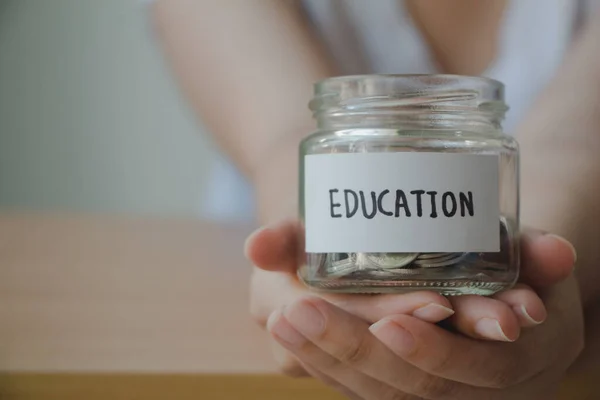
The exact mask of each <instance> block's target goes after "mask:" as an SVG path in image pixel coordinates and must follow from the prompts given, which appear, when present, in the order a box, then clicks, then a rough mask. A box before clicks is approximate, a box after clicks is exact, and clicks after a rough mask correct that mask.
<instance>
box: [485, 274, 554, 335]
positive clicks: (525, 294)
mask: <svg viewBox="0 0 600 400" xmlns="http://www.w3.org/2000/svg"><path fill="white" fill-rule="evenodd" d="M494 298H495V299H497V300H500V301H502V302H504V303H506V304H507V305H508V306H510V307H511V308H512V310H513V312H514V313H515V315H516V316H517V319H518V320H519V323H520V325H521V327H524V328H530V327H534V326H537V325H539V324H541V323H542V322H544V321H545V320H546V317H547V316H548V312H547V311H546V306H544V302H543V301H542V299H540V297H539V296H538V295H537V293H535V292H534V291H533V289H531V288H530V287H529V286H526V285H523V284H517V285H516V286H515V287H514V288H512V289H510V290H506V291H504V292H500V293H498V294H496V295H495V296H494Z"/></svg>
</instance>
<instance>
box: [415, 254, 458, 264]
mask: <svg viewBox="0 0 600 400" xmlns="http://www.w3.org/2000/svg"><path fill="white" fill-rule="evenodd" d="M457 254H458V255H459V256H460V255H461V254H462V253H445V254H444V255H440V256H438V257H430V258H425V259H423V258H417V259H416V260H415V264H416V265H420V264H430V263H438V262H442V261H447V260H451V259H453V258H456V257H457Z"/></svg>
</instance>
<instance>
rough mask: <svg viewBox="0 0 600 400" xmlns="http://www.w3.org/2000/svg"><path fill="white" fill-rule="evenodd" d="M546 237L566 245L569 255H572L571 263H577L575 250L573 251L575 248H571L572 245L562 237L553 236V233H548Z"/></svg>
mask: <svg viewBox="0 0 600 400" xmlns="http://www.w3.org/2000/svg"><path fill="white" fill-rule="evenodd" d="M546 236H548V237H551V238H553V239H556V240H558V241H559V242H561V243H564V244H565V245H567V246H568V247H569V248H570V249H571V253H573V263H575V262H576V261H577V250H575V247H574V246H573V243H571V242H569V241H568V240H567V239H565V238H564V237H562V236H558V235H555V234H553V233H549V234H547V235H546Z"/></svg>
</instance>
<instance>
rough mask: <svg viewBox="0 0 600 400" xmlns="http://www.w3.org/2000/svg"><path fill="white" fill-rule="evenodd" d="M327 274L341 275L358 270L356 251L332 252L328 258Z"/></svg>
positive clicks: (332, 275)
mask: <svg viewBox="0 0 600 400" xmlns="http://www.w3.org/2000/svg"><path fill="white" fill-rule="evenodd" d="M327 261H328V262H327V264H329V265H328V267H327V275H328V276H331V277H341V276H345V275H348V274H351V273H353V272H354V271H356V270H357V267H356V253H331V254H329V255H328V260H327Z"/></svg>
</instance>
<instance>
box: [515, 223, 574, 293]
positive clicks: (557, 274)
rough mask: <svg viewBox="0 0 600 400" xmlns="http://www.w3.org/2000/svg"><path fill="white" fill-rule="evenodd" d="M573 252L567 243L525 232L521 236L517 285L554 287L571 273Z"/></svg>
mask: <svg viewBox="0 0 600 400" xmlns="http://www.w3.org/2000/svg"><path fill="white" fill-rule="evenodd" d="M576 259H577V254H576V252H575V248H574V247H573V245H572V244H571V243H569V242H568V241H567V240H566V239H564V238H562V237H560V236H556V235H549V234H544V233H542V232H540V231H535V230H532V229H525V230H524V231H523V232H522V233H521V277H520V281H522V282H525V283H527V284H529V285H531V286H534V287H547V286H551V285H553V284H556V283H558V282H560V281H562V280H564V279H565V278H566V277H568V276H569V275H570V274H571V273H572V272H573V267H574V265H575V261H576Z"/></svg>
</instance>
